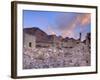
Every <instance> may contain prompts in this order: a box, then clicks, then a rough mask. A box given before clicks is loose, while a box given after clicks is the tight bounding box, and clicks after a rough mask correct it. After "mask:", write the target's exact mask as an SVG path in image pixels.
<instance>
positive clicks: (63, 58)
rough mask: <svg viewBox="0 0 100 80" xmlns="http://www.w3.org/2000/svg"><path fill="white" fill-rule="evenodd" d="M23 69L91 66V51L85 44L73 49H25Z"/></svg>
mask: <svg viewBox="0 0 100 80" xmlns="http://www.w3.org/2000/svg"><path fill="white" fill-rule="evenodd" d="M23 50H24V53H23V69H32V68H35V69H38V68H57V67H75V66H79V67H81V66H90V64H91V63H90V57H91V54H90V49H89V48H88V46H87V45H85V44H84V43H80V44H77V45H76V46H75V47H73V48H61V49H58V48H36V49H31V48H30V49H29V48H28V49H27V48H24V49H23Z"/></svg>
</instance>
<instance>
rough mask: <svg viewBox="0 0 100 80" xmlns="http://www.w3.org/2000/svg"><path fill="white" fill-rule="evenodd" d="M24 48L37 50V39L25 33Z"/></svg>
mask: <svg viewBox="0 0 100 80" xmlns="http://www.w3.org/2000/svg"><path fill="white" fill-rule="evenodd" d="M23 46H24V47H25V48H33V49H34V48H35V47H36V38H35V36H33V35H30V34H27V33H24V34H23Z"/></svg>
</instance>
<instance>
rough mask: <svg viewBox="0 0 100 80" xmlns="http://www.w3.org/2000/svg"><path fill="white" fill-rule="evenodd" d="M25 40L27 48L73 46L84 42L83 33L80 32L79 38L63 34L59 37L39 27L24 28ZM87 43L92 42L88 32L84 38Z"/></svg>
mask: <svg viewBox="0 0 100 80" xmlns="http://www.w3.org/2000/svg"><path fill="white" fill-rule="evenodd" d="M23 32H24V33H23V34H24V35H23V40H24V46H25V47H27V48H37V47H44V48H50V47H54V48H73V47H74V46H76V45H77V44H79V43H82V41H81V38H82V35H81V33H80V34H79V39H77V40H76V39H74V38H69V37H66V38H62V37H61V36H60V37H58V36H56V35H48V34H46V33H45V32H44V31H42V30H41V29H39V28H37V27H33V28H25V29H24V30H23ZM84 43H85V44H86V45H89V44H90V34H89V33H88V34H87V36H86V39H85V40H84Z"/></svg>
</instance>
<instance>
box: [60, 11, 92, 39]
mask: <svg viewBox="0 0 100 80" xmlns="http://www.w3.org/2000/svg"><path fill="white" fill-rule="evenodd" d="M59 20H60V21H61V22H60V21H59V23H58V24H59V26H58V29H59V31H61V34H62V36H63V37H73V36H75V29H76V28H78V27H85V26H87V25H88V24H90V23H91V15H90V14H89V13H80V14H78V13H77V14H75V15H74V16H72V17H71V19H67V17H64V16H63V21H62V19H60V18H59ZM63 23H64V24H63ZM66 23H67V24H66Z"/></svg>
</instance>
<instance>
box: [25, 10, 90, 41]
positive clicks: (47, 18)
mask: <svg viewBox="0 0 100 80" xmlns="http://www.w3.org/2000/svg"><path fill="white" fill-rule="evenodd" d="M23 27H24V28H30V27H38V28H40V29H41V30H43V31H44V32H46V33H47V34H48V35H51V34H56V35H57V36H62V37H64V38H65V37H70V38H75V39H78V38H79V33H80V32H81V33H82V37H83V39H84V37H85V36H86V33H88V32H90V31H91V14H90V13H75V12H52V11H31V10H23Z"/></svg>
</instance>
